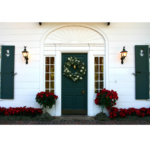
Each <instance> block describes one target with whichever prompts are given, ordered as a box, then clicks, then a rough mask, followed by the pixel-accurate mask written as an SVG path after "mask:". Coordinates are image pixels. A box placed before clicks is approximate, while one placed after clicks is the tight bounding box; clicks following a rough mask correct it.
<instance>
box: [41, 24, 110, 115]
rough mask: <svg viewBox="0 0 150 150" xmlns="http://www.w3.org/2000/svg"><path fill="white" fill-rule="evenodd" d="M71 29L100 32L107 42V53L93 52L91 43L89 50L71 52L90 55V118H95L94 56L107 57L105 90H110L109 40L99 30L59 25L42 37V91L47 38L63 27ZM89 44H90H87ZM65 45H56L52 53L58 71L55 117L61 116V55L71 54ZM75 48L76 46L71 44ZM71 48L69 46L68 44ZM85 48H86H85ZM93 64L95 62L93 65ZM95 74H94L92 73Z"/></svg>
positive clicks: (87, 25)
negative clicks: (45, 41)
mask: <svg viewBox="0 0 150 150" xmlns="http://www.w3.org/2000/svg"><path fill="white" fill-rule="evenodd" d="M67 26H68V27H69V26H82V27H86V28H90V29H92V30H94V31H96V32H98V33H99V34H100V35H101V36H103V38H104V40H105V52H99V51H95V50H93V45H92V44H91V43H90V44H89V45H87V46H88V48H87V49H86V50H82V51H81V50H79V51H75V50H73V51H71V52H73V53H74V52H77V53H79V52H80V53H87V54H88V60H90V61H88V116H93V97H94V92H90V91H91V90H92V91H93V89H94V56H99V55H101V56H102V55H103V56H105V62H104V64H105V88H107V89H109V55H108V54H109V52H108V39H107V37H106V35H105V34H104V33H103V32H102V31H101V30H100V29H98V28H96V27H94V26H92V25H89V24H82V25H81V24H75V25H74V24H66V25H64V24H62V25H58V26H56V27H54V28H52V29H50V30H48V31H47V32H46V33H45V34H44V35H43V37H42V40H41V51H40V91H43V90H44V89H45V88H44V67H45V64H44V60H43V59H44V40H45V38H46V37H47V35H49V34H50V33H51V32H53V31H54V30H57V29H59V28H63V27H67ZM87 44H88V43H87ZM63 45H65V44H57V45H55V51H53V52H52V51H51V54H52V56H55V62H57V63H55V67H56V68H57V69H55V75H56V77H55V79H56V78H57V80H55V92H56V93H57V95H58V97H59V98H58V100H57V103H56V112H55V116H61V69H62V68H61V54H62V53H70V51H69V49H68V50H65V49H63V48H62V47H65V46H63ZM71 45H72V46H70V47H72V48H73V45H74V44H71ZM68 46H69V44H68ZM78 47H82V46H81V44H79V45H78ZM83 47H85V46H83ZM51 54H49V52H48V53H47V55H49V56H51ZM91 62H93V63H92V64H93V65H91ZM92 72H93V73H92ZM56 85H59V87H57V88H56Z"/></svg>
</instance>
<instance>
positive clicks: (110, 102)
mask: <svg viewBox="0 0 150 150" xmlns="http://www.w3.org/2000/svg"><path fill="white" fill-rule="evenodd" d="M116 100H118V94H117V92H115V91H113V90H111V91H110V90H106V89H105V88H104V89H102V90H101V91H100V93H97V96H96V99H95V104H96V105H99V106H101V107H102V113H103V109H104V107H106V108H107V109H110V108H111V107H112V106H114V105H116Z"/></svg>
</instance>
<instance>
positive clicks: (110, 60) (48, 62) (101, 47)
mask: <svg viewBox="0 0 150 150" xmlns="http://www.w3.org/2000/svg"><path fill="white" fill-rule="evenodd" d="M149 45H150V23H113V22H110V24H109V23H107V22H103V23H46V22H42V23H41V25H40V24H39V23H38V22H33V23H31V22H29V23H28V22H26V23H2V22H1V23H0V49H1V62H2V63H1V64H0V67H1V78H2V80H1V89H0V91H1V99H0V107H22V106H27V107H35V108H38V107H40V106H39V104H38V103H37V102H36V101H35V96H36V94H37V93H38V92H40V91H51V92H54V93H55V94H56V95H58V99H57V102H56V105H55V106H53V108H52V109H51V110H50V113H51V115H53V116H61V115H62V114H66V112H67V110H68V112H69V113H70V114H87V115H88V116H94V115H96V114H97V113H99V112H100V107H98V106H96V105H95V103H94V99H95V96H96V93H97V92H99V91H100V90H101V89H103V88H106V89H109V90H115V91H117V93H118V96H119V100H118V101H117V105H116V107H118V108H129V107H135V108H141V107H150V101H149V83H150V81H149ZM24 46H26V50H27V51H28V52H29V53H28V58H29V60H28V64H26V60H25V59H24V57H23V55H22V51H23V50H24ZM124 46H125V50H126V51H128V52H127V56H126V58H125V59H124V60H123V64H122V63H121V53H120V52H121V51H122V50H123V47H124ZM68 57H76V58H78V59H80V60H81V61H82V62H84V63H85V65H86V68H87V71H86V74H85V76H84V77H83V80H79V81H76V82H74V81H72V80H71V79H68V78H67V77H66V76H64V75H63V71H64V68H63V65H64V63H65V61H66V59H67V58H68ZM72 70H73V68H72ZM15 73H17V74H15Z"/></svg>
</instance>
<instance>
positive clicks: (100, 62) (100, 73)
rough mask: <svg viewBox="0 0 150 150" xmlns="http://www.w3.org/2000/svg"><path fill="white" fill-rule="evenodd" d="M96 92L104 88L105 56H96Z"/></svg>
mask: <svg viewBox="0 0 150 150" xmlns="http://www.w3.org/2000/svg"><path fill="white" fill-rule="evenodd" d="M94 68H95V71H94V74H95V75H94V77H95V93H99V92H100V90H102V89H103V88H104V57H95V58H94Z"/></svg>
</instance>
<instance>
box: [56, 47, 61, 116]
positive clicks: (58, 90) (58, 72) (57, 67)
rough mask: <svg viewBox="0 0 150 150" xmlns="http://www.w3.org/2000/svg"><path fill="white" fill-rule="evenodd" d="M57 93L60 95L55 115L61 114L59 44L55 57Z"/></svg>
mask: <svg viewBox="0 0 150 150" xmlns="http://www.w3.org/2000/svg"><path fill="white" fill-rule="evenodd" d="M55 94H56V95H57V96H58V99H57V100H56V111H55V116H61V52H60V51H59V44H57V45H56V57H55Z"/></svg>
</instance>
